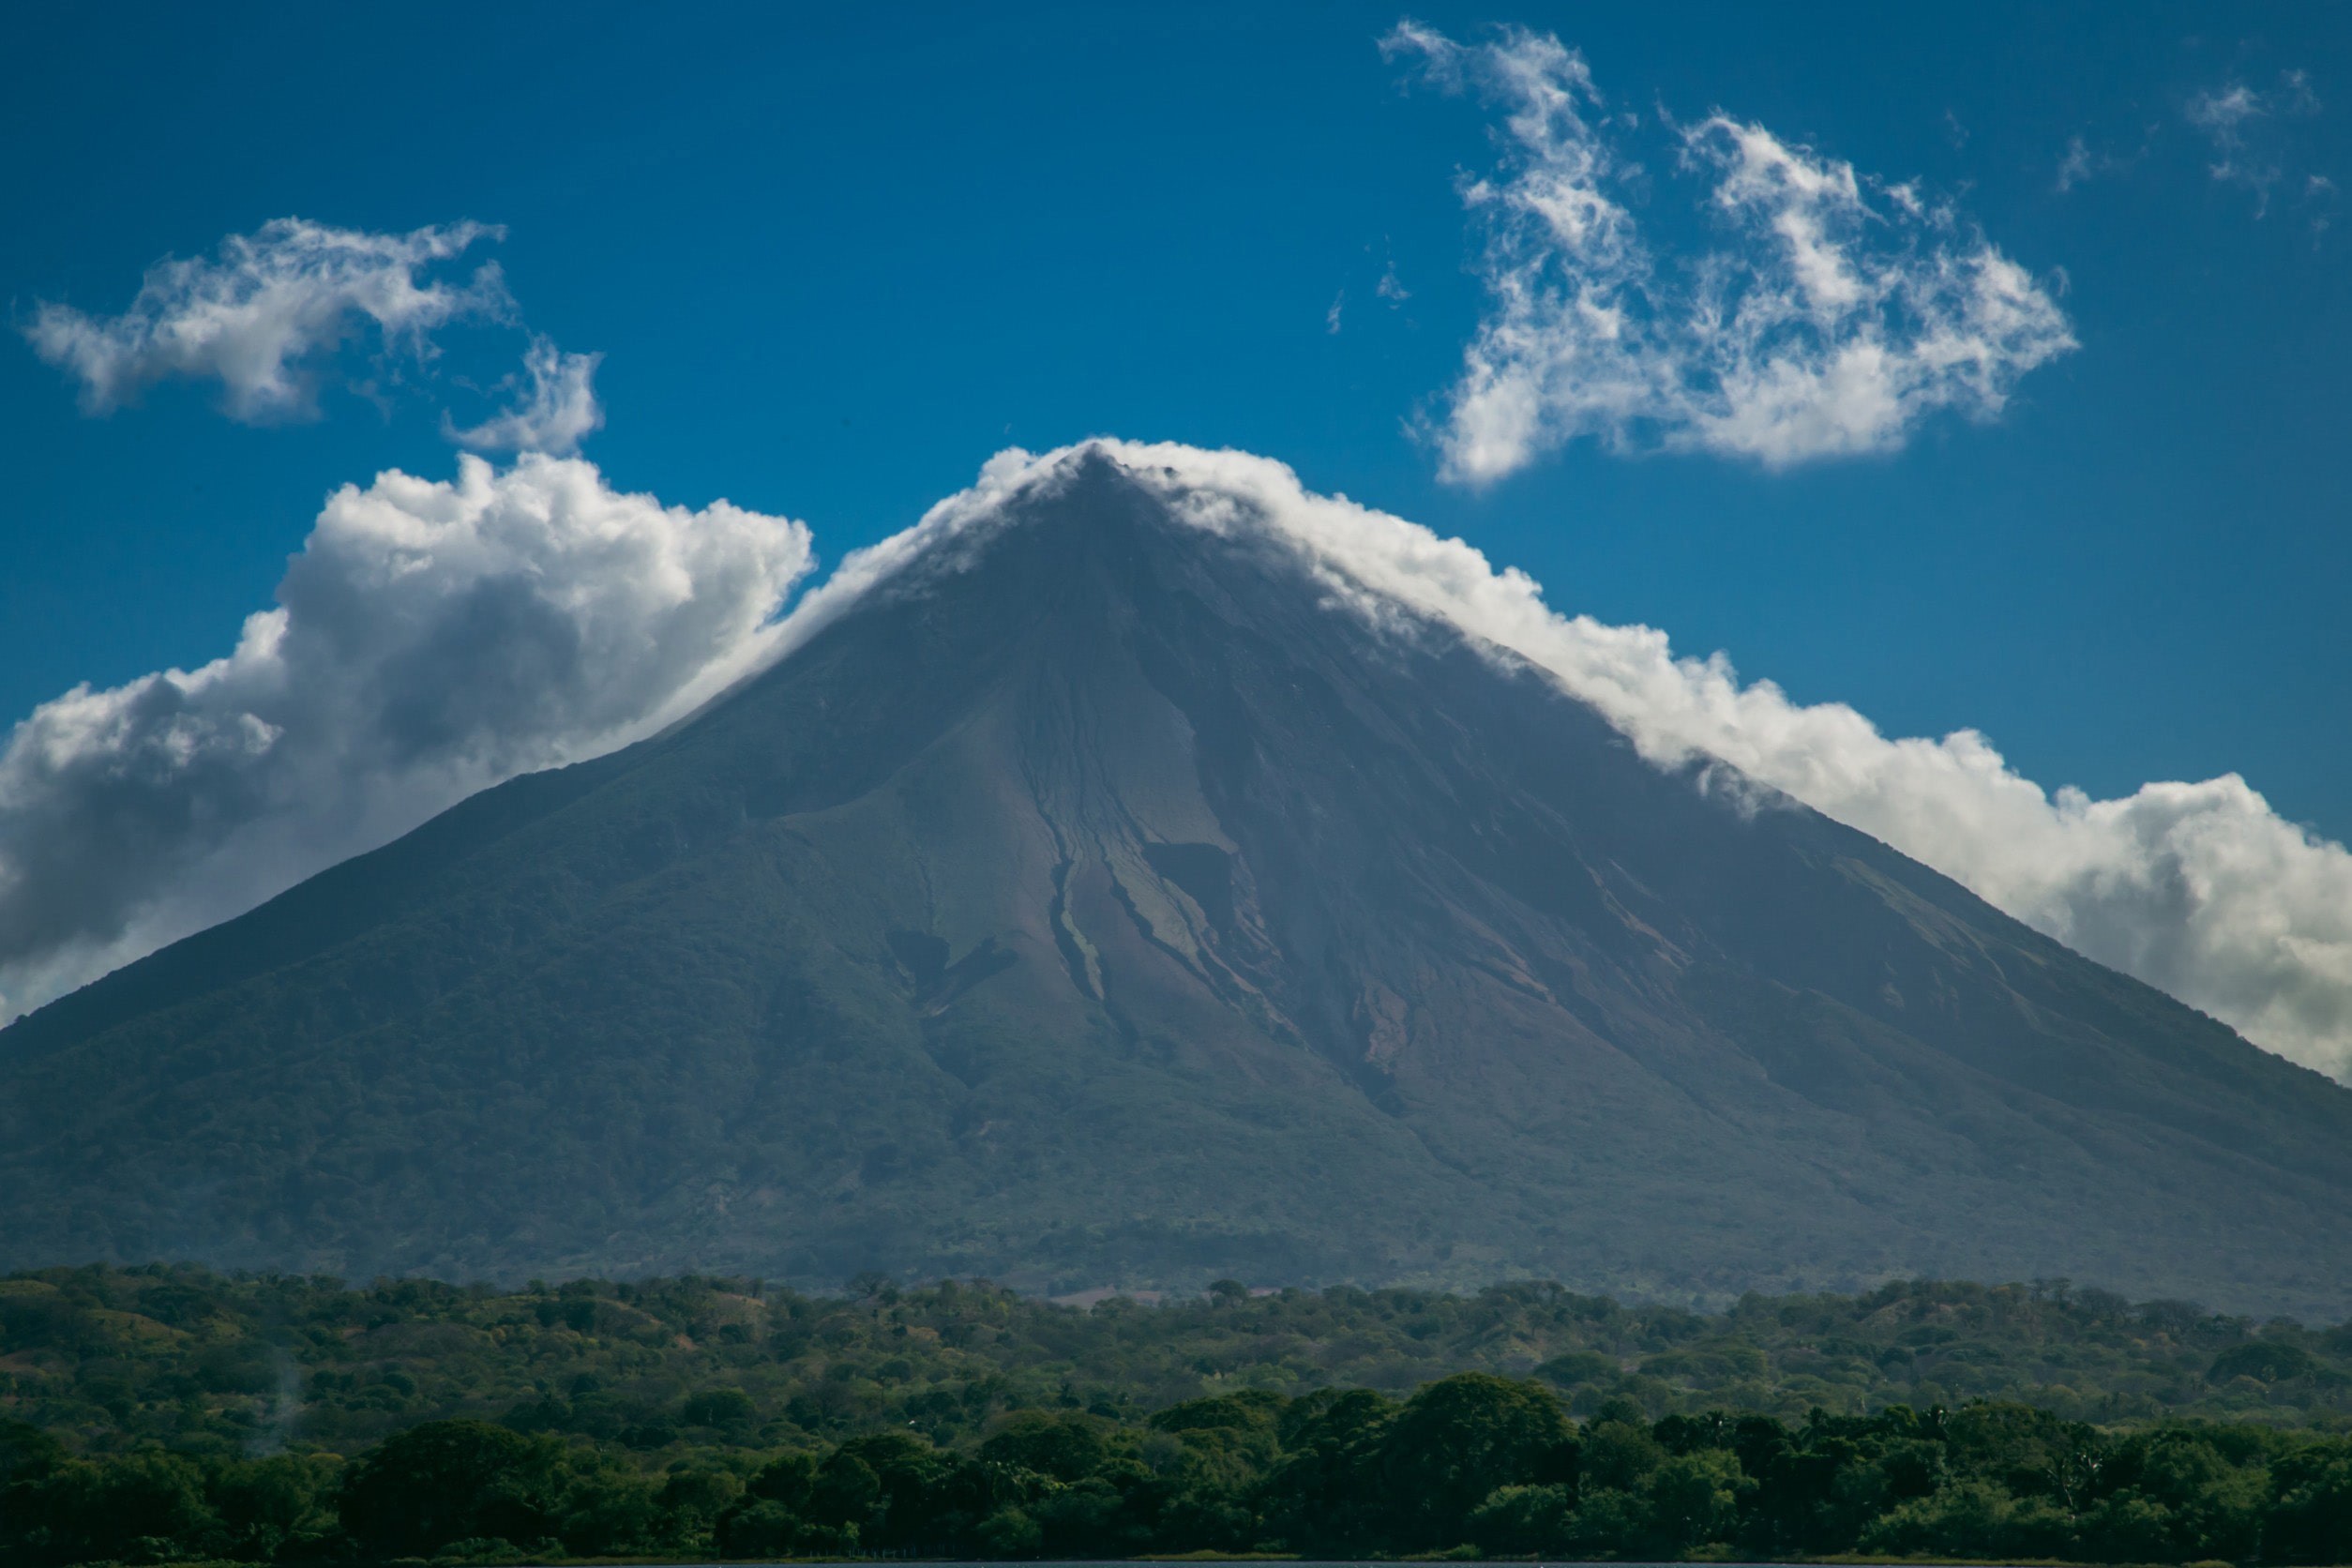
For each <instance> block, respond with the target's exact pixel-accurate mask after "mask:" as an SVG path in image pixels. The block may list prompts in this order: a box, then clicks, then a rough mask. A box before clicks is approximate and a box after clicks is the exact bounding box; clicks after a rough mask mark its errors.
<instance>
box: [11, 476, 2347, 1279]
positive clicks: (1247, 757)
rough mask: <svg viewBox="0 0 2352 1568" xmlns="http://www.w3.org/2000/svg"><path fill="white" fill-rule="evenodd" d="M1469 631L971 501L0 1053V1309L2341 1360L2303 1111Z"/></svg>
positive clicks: (2152, 1003) (2234, 1057)
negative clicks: (531, 1295) (1908, 1306)
mask: <svg viewBox="0 0 2352 1568" xmlns="http://www.w3.org/2000/svg"><path fill="white" fill-rule="evenodd" d="M1525 586H1526V585H1524V580H1519V582H1518V584H1517V585H1515V584H1514V581H1513V580H1512V579H1510V578H1508V577H1507V576H1506V577H1504V578H1500V579H1499V578H1496V577H1495V576H1494V575H1493V574H1492V573H1490V572H1488V571H1487V570H1486V568H1485V563H1484V562H1483V561H1481V560H1479V559H1478V558H1477V557H1476V555H1475V553H1474V552H1471V551H1470V550H1468V549H1467V547H1463V546H1460V545H1458V544H1452V543H1445V542H1441V541H1437V540H1434V539H1433V538H1431V536H1429V535H1426V534H1425V533H1423V532H1421V531H1419V530H1413V529H1410V527H1409V525H1405V524H1402V523H1399V522H1397V521H1396V520H1394V519H1383V518H1382V517H1381V516H1380V514H1377V513H1371V512H1366V511H1364V510H1363V509H1362V508H1358V507H1354V506H1352V505H1349V503H1347V502H1346V501H1344V499H1333V500H1323V499H1320V498H1303V492H1301V491H1299V490H1298V488H1297V485H1296V482H1295V480H1294V479H1293V478H1291V477H1290V476H1289V472H1288V471H1287V470H1285V469H1282V468H1280V466H1279V465H1277V464H1273V463H1268V462H1266V461H1264V460H1259V459H1251V458H1245V457H1242V456H1240V455H1238V454H1229V453H1207V452H1200V451H1198V450H1195V449H1190V448H1182V447H1150V446H1138V445H1128V444H1122V443H1113V442H1096V443H1088V444H1085V445H1080V446H1077V447H1072V448H1068V449H1065V450H1063V451H1061V452H1057V453H1050V454H1047V455H1045V456H1043V457H1038V458H1031V457H1028V456H1027V455H1025V454H1008V455H1007V456H1006V457H1004V458H1002V459H1000V460H997V461H996V462H994V463H992V464H991V465H990V467H989V469H988V471H987V472H986V473H984V475H983V476H982V480H981V482H980V484H979V485H977V486H975V487H974V488H973V489H972V490H970V491H967V492H964V493H963V494H962V495H959V496H957V497H954V498H951V500H950V501H948V502H945V503H942V505H941V506H940V507H938V508H935V509H934V510H933V512H932V513H931V514H930V515H929V516H928V517H927V518H926V520H924V522H923V523H922V525H921V526H920V527H919V528H918V529H916V530H914V531H913V532H912V534H911V535H908V536H907V537H905V538H903V539H901V540H898V541H895V542H894V543H893V544H892V545H890V546H888V547H885V548H883V549H881V550H875V551H870V552H867V554H865V555H864V556H861V557H857V558H853V559H852V561H851V562H849V563H846V564H845V565H844V568H843V571H842V573H841V574H840V576H839V578H838V580H837V583H836V584H835V585H833V586H831V587H828V588H827V589H825V590H821V591H820V595H819V596H815V597H814V598H813V599H812V603H811V605H810V606H808V607H805V608H804V609H803V611H800V612H798V613H797V614H796V617H795V622H794V624H793V627H792V638H791V639H790V640H789V642H788V645H787V651H786V653H785V655H784V656H782V657H781V658H780V659H779V660H778V661H777V662H776V663H775V664H774V665H773V666H772V667H770V668H769V669H767V670H766V671H763V672H762V673H761V674H759V675H757V676H756V677H754V678H752V679H750V680H748V681H746V682H745V683H744V684H742V685H741V686H737V687H736V688H735V689H734V690H732V691H731V692H730V693H729V694H727V695H726V696H725V697H724V698H722V699H721V700H719V701H716V702H713V703H712V704H710V705H709V706H708V707H707V708H706V709H704V710H703V711H702V712H701V713H700V714H699V715H697V716H695V717H694V718H692V719H691V720H690V721H688V722H686V723H683V724H681V725H678V726H676V727H674V728H673V729H671V730H670V731H666V732H665V733H663V734H662V735H660V736H658V737H656V738H655V739H654V740H651V741H648V742H646V743H644V744H642V745H641V746H635V747H632V748H630V749H628V750H626V751H623V752H620V753H617V754H615V755H613V756H611V757H608V758H605V759H602V760H600V761H596V762H594V763H589V764H584V765H582V766H580V767H578V768H572V769H566V770H562V771H560V772H558V773H554V774H550V775H542V776H535V777H531V778H526V779H522V780H518V781H517V782H516V783H514V784H511V785H508V786H505V787H502V788H501V789H499V790H495V791H492V792H489V793H488V794H486V795H484V796H481V797H477V798H476V799H475V801H471V802H468V803H467V804H466V805H465V806H463V807H460V808H459V809H458V810H457V811H455V812H452V813H450V814H449V815H448V816H447V817H446V818H444V819H442V820H439V821H437V822H434V823H431V824H429V825H428V826H427V827H426V828H424V829H422V830H420V831H419V832H418V833H416V834H415V835H412V836H411V837H409V838H407V839H403V840H401V841H400V842H399V843H396V844H394V845H391V846H389V847H387V848H386V849H385V850H384V851H381V852H378V853H376V854H374V855H369V856H364V857H362V858H361V859H360V860H358V861H354V862H352V863H350V864H348V865H346V866H344V867H338V868H337V869H336V870H334V871H331V872H329V873H327V874H325V875H324V876H322V877H320V878H317V879H314V880H313V881H312V882H309V883H306V884H304V885H303V886H301V887H299V888H296V889H295V890H294V891H293V892H292V893H289V894H288V895H286V896H285V897H283V898H281V899H279V900H278V901H277V902H276V903H274V904H273V905H270V906H265V907H264V909H262V910H260V911H257V912H254V913H253V914H251V915H249V916H247V917H245V918H243V919H241V920H238V921H234V922H231V923H230V924H229V925H227V926H224V927H219V928H216V929H215V930H214V931H211V932H207V933H205V934H204V935H203V936H201V937H199V938H196V939H193V940H192V941H191V942H189V943H186V944H182V946H181V947H180V948H175V949H167V950H166V951H165V952H164V953H162V954H159V955H157V956H156V957H154V958H151V959H149V960H146V961H145V962H143V963H142V964H140V965H134V966H132V968H130V969H129V970H127V971H125V972H122V973H120V974H118V975H116V976H113V977H111V978H110V979H109V980H107V981H105V982H102V983H100V985H98V986H97V987H94V988H91V990H90V991H88V992H85V993H83V997H81V998H77V999H75V1001H74V1003H72V1004H71V1005H69V1006H65V1007H61V1008H58V1009H53V1010H52V1011H51V1013H50V1014H49V1015H45V1016H44V1018H36V1019H34V1020H30V1021H29V1025H20V1026H18V1027H17V1028H15V1029H12V1030H10V1031H8V1032H7V1033H0V1054H4V1055H5V1060H6V1068H5V1077H0V1127H5V1129H6V1131H7V1133H8V1138H7V1139H6V1141H5V1144H0V1177H5V1178H6V1180H7V1181H8V1191H9V1192H10V1193H11V1197H10V1199H8V1202H7V1204H6V1205H5V1206H0V1255H5V1257H6V1259H8V1260H10V1261H20V1260H31V1259H46V1258H50V1257H53V1256H54V1255H57V1254H58V1253H59V1251H60V1249H61V1248H72V1249H79V1250H81V1251H83V1252H96V1253H99V1254H103V1255H106V1256H111V1257H116V1258H123V1259H136V1258H145V1257H152V1256H159V1255H166V1254H170V1255H177V1256H188V1257H197V1258H202V1259H207V1260H210V1261H213V1262H217V1263H223V1264H230V1265H237V1266H248V1267H268V1268H301V1269H319V1268H325V1269H333V1270H338V1271H340V1272H345V1273H351V1272H361V1273H372V1272H378V1271H393V1272H397V1271H407V1270H427V1271H431V1272H437V1273H444V1274H469V1275H485V1274H486V1275H493V1276H505V1277H514V1276H520V1275H521V1274H533V1273H537V1274H553V1273H561V1272H564V1271H566V1270H589V1269H594V1270H599V1271H606V1272H628V1271H632V1270H639V1269H666V1270H668V1269H682V1268H686V1269H709V1270H717V1269H724V1270H734V1271H741V1272H746V1273H758V1274H766V1275H768V1276H769V1277H774V1278H790V1279H797V1280H803V1281H807V1282H811V1283H830V1282H833V1281H837V1280H838V1279H840V1278H843V1277H846V1276H847V1275H848V1274H852V1273H855V1272H857V1271H859V1270H861V1269H866V1268H873V1267H880V1268H882V1269H885V1270H889V1271H895V1272H899V1273H904V1274H941V1273H958V1274H963V1273H974V1272H978V1273H987V1274H994V1275H997V1276H999V1277H1002V1278H1005V1279H1008V1280H1010V1281H1013V1282H1016V1283H1019V1284H1024V1285H1033V1286H1051V1287H1062V1286H1073V1285H1075V1286H1083V1285H1098V1284H1101V1283H1104V1282H1106V1281H1109V1282H1115V1283H1120V1284H1124V1285H1133V1286H1141V1285H1149V1284H1155V1283H1158V1284H1175V1285H1184V1284H1198V1283H1199V1282H1200V1281H1202V1280H1205V1279H1208V1278H1213V1277H1215V1276H1217V1275H1219V1274H1244V1275H1247V1276H1250V1277H1258V1278H1266V1279H1289V1280H1295V1281H1298V1282H1301V1283H1311V1282H1317V1281H1333V1280H1340V1279H1351V1280H1360V1281H1365V1282H1379V1281H1421V1282H1425V1283H1450V1284H1463V1283H1470V1282H1474V1281H1480V1280H1488V1279H1496V1278H1501V1277H1509V1276H1515V1275H1524V1274H1548V1275H1552V1276H1554V1277H1558V1278H1560V1279H1562V1280H1564V1281H1566V1282H1568V1283H1571V1284H1575V1285H1579V1286H1584V1287H1590V1288H1595V1289H1613V1290H1620V1291H1624V1290H1634V1291H1641V1292H1648V1293H1656V1292H1671V1293H1675V1294H1677V1295H1687V1294H1692V1293H1696V1294H1700V1295H1714V1296H1721V1295H1726V1294H1731V1293H1736V1292H1737V1291H1740V1290H1742V1289H1750V1288H1773V1287H1778V1288H1797V1287H1827V1286H1846V1285H1855V1284H1862V1283H1866V1282H1870V1281H1875V1280H1877V1279H1882V1278H1885V1277H1887V1276H1889V1275H1891V1274H1961V1275H1975V1276H1986V1275H1990V1276H1995V1277H2030V1276H2034V1275H2050V1274H2068V1275H2071V1276H2072V1277H2073V1278H2075V1279H2077V1280H2083V1281H2094V1280H2095V1281H2096V1282H2098V1283H2100V1284H2103V1285H2105V1286H2108V1287H2110V1288H2113V1289H2124V1290H2127V1291H2131V1292H2134V1293H2139V1294H2167V1295H2186V1296H2192V1297H2197V1298H2201V1299H2205V1300H2208V1301H2211V1302H2214V1303H2217V1304H2225V1305H2234V1306H2241V1307H2247V1308H2263V1309H2273V1310H2276V1309H2287V1310H2297V1311H2306V1312H2308V1311H2321V1312H2337V1311H2341V1310H2342V1309H2343V1308H2344V1304H2345V1302H2344V1286H2343V1284H2342V1283H2341V1282H2340V1281H2338V1280H2336V1279H2334V1278H2332V1277H2331V1276H2329V1274H2327V1273H2326V1271H2325V1270H2324V1269H2323V1268H2320V1267H2317V1266H2315V1265H2314V1264H2313V1263H2311V1262H2310V1261H2308V1259H2314V1258H2316V1259H2325V1258H2329V1257H2333V1256H2340V1255H2341V1254H2342V1249H2343V1246H2344V1243H2345V1242H2347V1241H2352V1234H2347V1231H2348V1230H2352V1220H2347V1218H2346V1217H2345V1214H2346V1209H2345V1205H2344V1201H2343V1199H2344V1197H2345V1196H2347V1194H2352V1093H2345V1092H2344V1091H2341V1090H2338V1089H2335V1088H2334V1087H2333V1086H2322V1087H2321V1090H2320V1092H2319V1093H2314V1082H2313V1080H2312V1079H2311V1078H2310V1077H2309V1075H2306V1074H2303V1073H2301V1072H2299V1070H2297V1069H2294V1068H2292V1067H2289V1066H2288V1065H2286V1064H2285V1063H2282V1062H2279V1061H2277V1060H2276V1059H2274V1058H2270V1057H2268V1056H2265V1055H2263V1054H2262V1053H2260V1052H2258V1051H2256V1050H2254V1048H2251V1047H2249V1046H2247V1045H2246V1044H2245V1043H2244V1042H2243V1041H2241V1040H2239V1039H2238V1038H2237V1037H2236V1036H2235V1035H2233V1034H2231V1033H2229V1032H2228V1031H2227V1030H2225V1029H2224V1028H2222V1027H2221V1026H2219V1025H2217V1024H2215V1023H2213V1022H2211V1020H2209V1019H2206V1018H2201V1017H2200V1016H2198V1015H2195V1014H2194V1013H2191V1012H2190V1011H2189V1010H2188V1009H2186V1008H2183V1007H2180V1006H2179V1005H2178V1004H2177V1003H2172V1002H2170V1001H2168V1000H2167V999H2165V998H2164V997H2162V996H2160V995H2158V994H2157V993H2155V992H2153V991H2151V990H2149V989H2148V988H2145V987H2142V986H2139V985H2137V984H2135V983H2134V982H2132V981H2130V980H2127V979H2124V978H2123V977H2121V976H2119V975H2117V974H2114V973H2112V972H2109V971H2106V970H2103V969H2101V968H2100V967H2098V966H2097V965H2094V964H2091V963H2089V962H2088V961H2087V960H2084V959H2082V958H2081V957H2077V956H2076V955H2074V954H2072V953H2070V952H2068V951H2067V950H2066V949H2065V948H2063V947H2060V946H2059V945H2058V944H2057V943H2055V942H2050V941H2048V940H2047V939H2044V938H2043V937H2040V936H2037V935H2035V934H2034V933H2033V932H2031V931H2029V930H2027V929H2026V928H2025V927H2021V926H2019V925H2018V924H2017V923H2015V922H2014V921H2012V920H2010V919H2008V918H2007V917H2005V916H2003V915H2001V914H1999V913H1998V912H1995V911H1994V910H1992V909H1990V908H1989V907H1987V906H1986V905H1984V904H1983V903H1982V902H1981V901H1980V900H1978V899H1976V898H1975V897H1972V896H1971V895H1969V894H1968V893H1967V892H1966V891H1965V890H1963V889H1961V888H1959V887H1958V886H1956V885H1954V884H1953V883H1952V882H1949V881H1947V880H1946V879H1944V878H1942V877H1940V876H1938V875H1937V874H1936V873H1934V872H1932V871H1929V870H1927V869H1926V868H1924V867H1920V866H1918V865H1916V864H1915V863H1913V862H1910V861H1908V860H1906V859H1905V858H1904V857H1902V856H1901V855H1899V854H1897V853H1895V852H1892V850H1890V849H1888V848H1887V847H1886V846H1884V845H1882V844H1879V843H1877V841H1875V840H1873V839H1870V838H1868V837H1864V836H1863V835H1861V834H1859V833H1855V832H1852V831H1850V830H1848V829H1846V828H1843V827H1840V826H1838V825H1837V824H1835V823H1833V822H1829V821H1827V820H1826V819H1824V818H1822V817H1820V816H1818V815H1817V814H1815V813H1813V812H1811V811H1808V810H1806V809H1804V808H1802V807H1798V806H1796V805H1794V804H1793V803H1789V802H1787V801H1785V800H1780V801H1774V802H1772V803H1770V804H1769V807H1768V808H1761V809H1759V808H1758V807H1759V801H1758V799H1757V797H1756V796H1755V795H1754V794H1752V793H1750V792H1744V791H1739V790H1734V789H1727V788H1726V774H1724V773H1723V772H1722V771H1721V770H1719V769H1711V768H1708V767H1706V766H1704V765H1701V764H1700V763H1699V762H1696V761H1677V759H1676V758H1675V757H1673V756H1671V755H1669V756H1665V757H1654V756H1651V755H1646V754H1645V753H1644V751H1643V750H1641V749H1639V748H1637V747H1636V745H1635V744H1633V743H1632V742H1631V741H1629V739H1628V738H1627V736H1626V735H1625V734H1624V733H1623V732H1621V731H1620V729H1619V728H1618V727H1616V726H1615V725H1613V724H1612V723H1611V722H1609V720H1608V719H1607V718H1606V717H1605V716H1603V715H1602V714H1601V713H1600V712H1599V711H1597V710H1596V709H1594V708H1592V707H1591V706H1588V705H1587V704H1585V703H1584V702H1581V701H1577V700H1576V699H1574V698H1572V697H1570V696H1569V695H1568V694H1567V693H1566V692H1565V691H1564V690H1563V689H1562V688H1561V686H1560V684H1559V683H1558V682H1557V681H1556V680H1555V679H1553V678H1552V677H1551V676H1549V675H1547V674H1545V673H1543V672H1541V671H1537V670H1535V669H1532V668H1530V667H1529V666H1527V665H1524V664H1522V663H1521V662H1520V661H1519V660H1517V659H1516V658H1514V657H1512V656H1509V654H1508V653H1507V652H1506V651H1505V650H1506V649H1507V648H1508V647H1509V636H1510V632H1511V626H1512V624H1513V623H1512V621H1511V616H1512V614H1513V613H1514V612H1515V611H1514V610H1513V607H1514V605H1515V604H1517V603H1518V602H1520V599H1521V598H1522V597H1524V595H1523V594H1522V589H1523V588H1524V587H1525ZM1463 607H1469V609H1468V610H1465V609H1464V608H1463ZM1495 628H1500V630H1501V631H1502V632H1503V633H1504V634H1505V635H1504V636H1500V637H1493V636H1489V635H1488V632H1489V631H1490V630H1492V629H1495ZM36 1042H38V1049H36V1048H34V1046H35V1044H36ZM93 1086H101V1087H99V1088H98V1089H97V1090H96V1091H94V1090H93Z"/></svg>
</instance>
